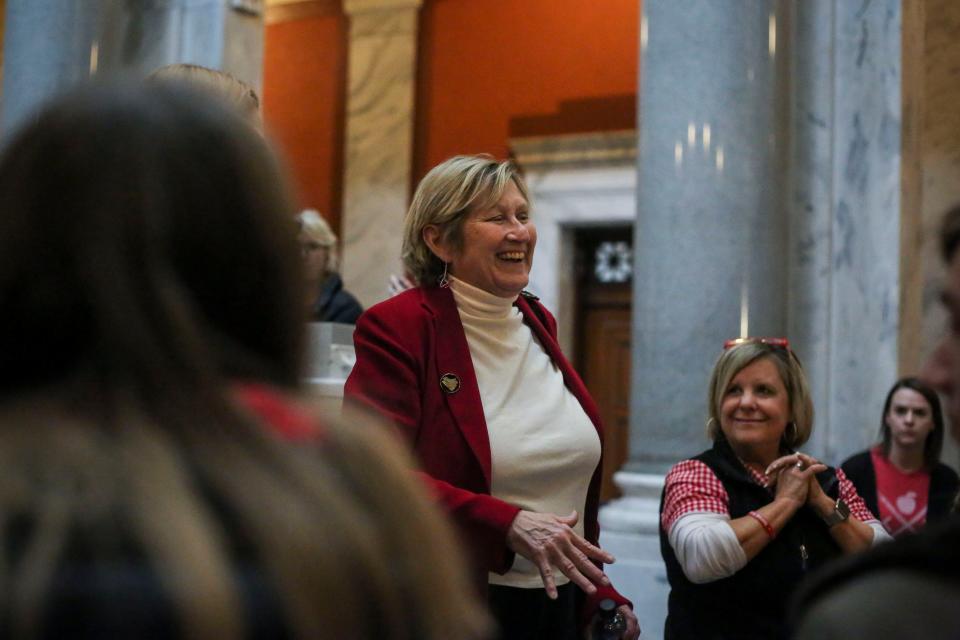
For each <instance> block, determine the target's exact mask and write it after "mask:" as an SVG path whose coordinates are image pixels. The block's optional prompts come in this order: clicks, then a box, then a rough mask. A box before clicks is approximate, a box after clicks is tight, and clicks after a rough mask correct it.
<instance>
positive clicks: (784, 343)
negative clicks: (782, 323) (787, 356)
mask: <svg viewBox="0 0 960 640" xmlns="http://www.w3.org/2000/svg"><path fill="white" fill-rule="evenodd" d="M741 344H766V345H769V346H771V347H780V348H782V349H786V350H787V351H790V341H789V340H787V339H786V338H731V339H729V340H727V341H726V342H724V343H723V350H724V351H726V350H727V349H732V348H733V347H738V346H740V345H741Z"/></svg>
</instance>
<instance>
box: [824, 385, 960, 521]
mask: <svg viewBox="0 0 960 640" xmlns="http://www.w3.org/2000/svg"><path fill="white" fill-rule="evenodd" d="M880 438H881V441H880V443H879V444H877V445H875V446H874V447H872V448H870V449H869V450H867V451H862V452H860V453H858V454H857V455H855V456H853V457H851V458H849V459H848V460H847V461H846V462H844V463H843V465H841V468H842V469H843V471H844V473H846V474H847V477H849V478H850V480H852V481H853V483H854V484H855V485H856V486H857V493H859V494H860V495H861V496H863V499H864V501H866V503H867V506H868V507H870V510H871V511H872V512H873V513H876V514H877V515H878V516H880V520H881V522H882V523H883V526H884V527H886V529H887V531H889V532H890V534H891V535H894V536H899V535H902V534H904V533H916V532H917V531H919V530H920V528H922V527H923V526H924V524H926V523H927V522H932V521H935V520H938V519H940V518H943V517H944V516H946V515H947V514H948V513H949V512H950V510H951V509H952V507H953V503H954V500H955V498H956V495H957V487H958V480H957V474H956V473H955V472H954V471H953V469H951V468H950V467H948V466H946V465H945V464H943V463H941V462H940V450H941V448H942V447H943V412H942V411H941V410H940V399H939V398H938V397H937V394H936V392H934V390H933V389H931V388H930V387H928V386H926V385H925V384H923V383H922V382H920V380H918V379H917V378H902V379H900V380H898V381H897V383H896V384H895V385H893V388H892V389H890V392H889V393H888V394H887V400H886V402H885V403H884V405H883V418H882V419H881V422H880Z"/></svg>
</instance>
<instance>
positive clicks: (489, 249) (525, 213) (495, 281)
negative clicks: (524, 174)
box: [440, 180, 537, 298]
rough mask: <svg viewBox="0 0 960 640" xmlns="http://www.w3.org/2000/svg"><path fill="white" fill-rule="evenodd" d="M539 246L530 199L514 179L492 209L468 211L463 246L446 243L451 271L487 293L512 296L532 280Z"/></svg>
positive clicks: (464, 226)
mask: <svg viewBox="0 0 960 640" xmlns="http://www.w3.org/2000/svg"><path fill="white" fill-rule="evenodd" d="M536 245H537V229H536V227H535V226H534V225H533V221H531V220H530V212H529V207H528V205H527V201H526V199H525V198H524V197H523V194H521V193H520V189H518V188H517V185H516V184H515V183H514V182H513V181H512V180H511V181H510V182H509V183H508V184H507V187H506V189H504V191H503V195H502V196H500V199H499V200H498V201H497V203H496V204H495V205H494V206H493V207H492V208H490V209H476V210H474V211H471V212H470V213H469V214H467V219H466V220H465V221H464V224H463V244H462V246H461V248H460V249H459V250H455V249H452V248H451V247H448V246H446V247H444V252H445V253H448V254H449V255H448V258H449V259H447V260H446V261H447V262H449V263H450V273H451V274H453V275H454V276H456V277H457V278H459V279H460V280H463V281H464V282H466V283H468V284H471V285H473V286H475V287H478V288H480V289H483V290H484V291H486V292H487V293H492V294H493V295H495V296H500V297H503V298H510V297H515V296H517V295H519V293H520V292H521V291H522V290H523V289H524V288H525V287H526V286H527V283H528V282H529V281H530V267H531V266H532V265H533V250H534V247H536ZM440 257H441V258H444V256H443V255H441V256H440Z"/></svg>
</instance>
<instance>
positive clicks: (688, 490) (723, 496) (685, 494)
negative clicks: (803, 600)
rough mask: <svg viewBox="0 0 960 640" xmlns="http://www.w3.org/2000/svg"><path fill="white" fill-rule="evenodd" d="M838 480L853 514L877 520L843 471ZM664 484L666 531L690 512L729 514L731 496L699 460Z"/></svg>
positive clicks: (677, 468) (681, 466)
mask: <svg viewBox="0 0 960 640" xmlns="http://www.w3.org/2000/svg"><path fill="white" fill-rule="evenodd" d="M744 466H745V467H746V469H747V471H748V472H749V473H750V477H751V478H753V480H754V482H756V483H757V484H759V485H760V486H764V484H765V481H766V477H765V476H764V475H763V474H762V473H760V472H759V471H756V470H755V469H753V468H751V467H749V466H746V465H744ZM837 481H838V482H839V483H840V497H841V498H843V501H844V502H846V503H847V506H848V507H850V515H852V516H853V517H854V518H856V519H857V520H860V521H861V522H870V521H877V518H876V517H875V516H874V515H873V514H872V513H870V509H868V508H867V505H866V503H865V502H864V501H863V498H861V497H860V496H859V495H858V494H857V489H856V487H854V486H853V483H852V482H850V479H849V478H847V476H846V475H845V474H844V473H843V470H841V469H837ZM665 484H666V488H665V489H664V495H663V513H662V514H661V515H660V526H662V527H663V530H664V531H667V532H669V531H670V527H672V526H673V523H674V522H676V521H677V519H679V518H680V516H683V515H686V514H688V513H722V514H729V513H730V497H729V496H728V495H727V490H726V489H724V488H723V483H722V482H720V479H719V478H718V477H717V476H716V474H714V473H713V471H712V470H711V469H710V467H708V466H707V465H706V464H704V463H703V462H700V461H699V460H684V461H682V462H678V463H677V464H675V465H673V468H672V469H670V473H668V474H667V477H666V480H665Z"/></svg>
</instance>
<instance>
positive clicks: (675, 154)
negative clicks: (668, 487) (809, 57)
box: [629, 0, 788, 473]
mask: <svg viewBox="0 0 960 640" xmlns="http://www.w3.org/2000/svg"><path fill="white" fill-rule="evenodd" d="M783 13H784V12H783V10H782V3H779V2H776V1H775V0H766V1H754V2H733V3H729V2H725V3H717V2H714V1H713V0H690V1H689V2H685V3H676V2H673V1H671V0H647V1H646V2H644V3H643V15H642V21H643V22H642V25H641V35H642V38H643V40H642V53H641V72H640V82H641V85H640V86H641V89H640V105H639V112H640V115H639V122H640V139H639V151H638V157H639V178H638V184H637V190H638V201H637V225H636V237H635V240H634V246H635V251H636V263H635V269H636V271H635V275H636V277H635V285H634V332H633V339H634V342H633V344H634V345H635V347H634V361H633V373H632V376H633V378H632V388H633V403H632V405H631V432H632V433H633V434H634V436H633V437H632V438H631V450H630V463H629V469H630V470H633V471H641V472H652V473H662V472H663V471H665V470H666V469H667V468H668V467H669V466H670V465H671V464H673V463H674V462H676V461H677V460H678V459H680V458H682V457H685V456H687V455H689V454H694V453H697V452H698V451H699V450H702V449H703V448H705V446H706V444H707V442H706V439H705V436H704V422H705V419H706V396H705V394H706V391H705V389H706V387H707V378H708V376H709V373H710V368H711V366H712V364H713V361H714V360H715V359H716V357H717V355H718V354H719V353H720V351H721V348H722V346H723V342H724V340H726V339H728V338H735V337H737V336H742V335H783V334H784V333H785V332H786V301H787V294H786V284H787V270H786V269H787V261H786V255H787V254H786V248H787V236H786V211H785V208H784V207H783V203H782V184H783V177H784V168H785V163H784V162H783V159H784V156H785V150H786V148H787V145H786V140H785V136H784V134H785V133H786V131H785V127H784V125H785V121H784V115H785V114H786V113H787V110H786V108H785V107H786V101H785V98H786V95H787V88H788V85H787V77H786V74H785V69H786V64H785V60H783V58H784V56H783V51H784V46H783V45H784V44H785V43H784V37H783V35H784V34H785V33H786V30H785V29H784V25H783Z"/></svg>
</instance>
